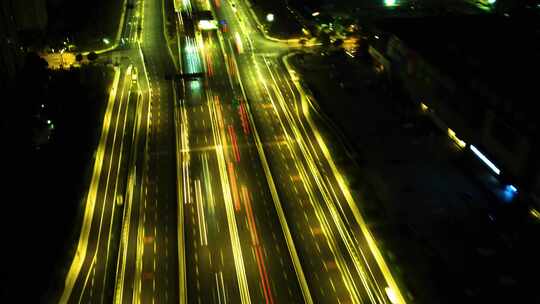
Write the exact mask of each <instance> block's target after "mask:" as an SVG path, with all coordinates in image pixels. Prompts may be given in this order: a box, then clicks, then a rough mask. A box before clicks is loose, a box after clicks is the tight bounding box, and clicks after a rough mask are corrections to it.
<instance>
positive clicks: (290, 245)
mask: <svg viewBox="0 0 540 304" xmlns="http://www.w3.org/2000/svg"><path fill="white" fill-rule="evenodd" d="M218 37H219V38H220V45H221V49H222V52H223V56H224V57H225V58H227V53H226V52H225V49H224V46H223V38H222V35H221V33H220V32H218ZM229 48H230V50H231V53H233V54H234V52H233V51H232V46H231V45H230V44H229ZM231 58H232V61H233V63H234V66H235V68H236V70H238V63H237V62H236V58H235V57H234V56H232V57H231ZM225 67H226V68H227V76H228V78H229V83H230V84H231V87H233V84H232V83H233V82H232V77H231V74H230V71H229V67H228V65H225ZM236 77H237V81H238V84H239V85H240V89H241V91H242V96H243V98H244V100H246V101H247V100H248V99H247V96H246V92H245V90H244V85H243V83H242V79H241V78H240V74H239V73H236ZM260 81H262V82H263V83H264V79H262V78H260ZM245 106H246V112H247V117H248V122H249V125H250V126H251V129H252V130H253V133H252V134H253V137H254V140H255V146H256V148H257V153H258V154H259V158H260V160H261V164H262V167H263V170H264V174H265V177H266V181H267V183H268V187H269V189H270V194H271V195H272V201H273V202H274V206H275V208H276V213H277V214H278V219H279V223H280V226H281V229H282V231H283V235H284V237H285V242H286V244H287V249H288V251H289V254H290V256H291V260H292V263H293V267H294V271H295V273H296V278H297V279H298V284H299V285H300V289H301V290H302V296H303V297H304V302H305V303H307V304H312V303H313V299H312V297H311V292H310V291H309V287H308V285H307V281H306V277H305V275H304V270H303V269H302V265H301V264H300V259H299V257H298V252H297V251H296V246H295V245H294V242H293V239H292V235H291V231H290V228H289V225H288V223H287V220H286V218H285V213H284V212H283V207H282V205H281V201H280V199H279V195H278V193H277V190H276V185H275V183H274V179H273V177H272V174H271V172H270V167H269V166H268V161H267V159H266V155H265V153H264V150H263V148H262V143H261V138H260V136H259V132H258V130H257V127H256V125H255V123H254V120H253V115H252V113H251V108H250V106H249V103H248V102H246V103H245Z"/></svg>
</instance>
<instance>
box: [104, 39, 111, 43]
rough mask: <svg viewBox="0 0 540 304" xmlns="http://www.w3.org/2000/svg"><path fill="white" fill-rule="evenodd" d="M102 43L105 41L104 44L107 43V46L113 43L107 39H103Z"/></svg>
mask: <svg viewBox="0 0 540 304" xmlns="http://www.w3.org/2000/svg"><path fill="white" fill-rule="evenodd" d="M102 41H103V43H105V44H109V43H111V42H110V41H109V39H107V38H103V39H102Z"/></svg>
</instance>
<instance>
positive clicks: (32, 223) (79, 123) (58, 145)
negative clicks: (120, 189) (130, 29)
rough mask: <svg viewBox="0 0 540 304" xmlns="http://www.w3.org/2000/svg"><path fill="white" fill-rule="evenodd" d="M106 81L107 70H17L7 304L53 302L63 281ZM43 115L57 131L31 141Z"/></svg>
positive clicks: (10, 124) (0, 291) (10, 147)
mask: <svg viewBox="0 0 540 304" xmlns="http://www.w3.org/2000/svg"><path fill="white" fill-rule="evenodd" d="M33 61H35V62H39V60H37V59H34V60H33ZM111 80H112V69H110V68H104V67H97V66H83V67H82V68H80V69H73V70H64V71H55V72H53V71H49V70H46V69H44V68H40V67H36V66H34V67H30V68H28V69H27V70H25V71H24V72H23V73H21V75H20V77H19V81H18V86H17V88H16V89H15V91H14V93H13V94H11V98H6V99H3V105H2V107H3V108H4V110H5V111H4V112H3V113H4V114H8V115H3V117H2V131H3V132H2V134H3V136H4V145H3V147H4V149H3V151H2V154H4V155H3V157H2V159H3V160H4V164H5V165H4V168H3V173H4V176H5V177H6V179H5V180H4V181H7V185H6V183H5V182H4V187H5V189H4V190H5V191H4V193H3V195H2V197H3V199H2V202H3V204H2V208H3V210H2V222H1V226H2V233H3V236H4V237H3V245H2V256H3V258H4V265H3V266H2V269H1V273H2V274H1V281H2V284H1V285H0V286H1V287H0V299H1V300H2V302H4V303H15V302H6V300H8V301H9V300H14V301H15V300H16V302H19V303H40V302H50V301H51V298H50V297H51V296H52V295H53V294H52V292H57V291H58V290H57V289H59V288H60V286H58V284H62V283H63V280H64V277H63V276H64V272H65V271H66V270H67V267H68V266H69V261H70V259H71V258H72V254H73V252H74V244H76V240H77V238H78V235H79V229H80V222H81V216H82V213H83V207H82V206H83V204H82V199H83V196H84V193H85V190H86V189H87V188H88V184H89V180H90V178H91V176H90V175H91V167H92V163H93V156H94V151H95V148H96V146H97V142H98V138H99V133H100V131H101V128H100V126H101V119H102V114H103V111H104V109H105V107H104V106H105V105H106V101H107V97H108V92H109V86H110V82H111ZM42 104H43V105H44V107H43V108H42V107H41V105H42ZM47 120H50V121H51V123H52V125H54V129H53V130H52V131H51V133H50V134H49V135H50V139H49V141H44V142H42V144H41V145H40V146H39V148H38V146H36V145H35V140H33V139H35V138H36V137H35V135H36V134H41V135H43V136H42V139H45V140H46V138H47V132H46V130H47V129H48V128H47V123H46V121H47ZM4 187H2V188H4Z"/></svg>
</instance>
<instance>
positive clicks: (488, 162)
mask: <svg viewBox="0 0 540 304" xmlns="http://www.w3.org/2000/svg"><path fill="white" fill-rule="evenodd" d="M469 147H470V148H471V151H473V152H474V154H476V156H478V158H480V159H481V160H482V161H483V162H484V163H485V164H486V165H487V166H488V167H489V168H490V169H491V170H493V172H495V174H497V175H499V174H501V170H499V168H497V166H495V165H494V164H493V163H492V162H491V161H490V160H489V159H488V158H487V157H486V156H485V155H484V154H482V152H480V151H479V150H478V149H477V148H476V147H475V146H474V145H470V146H469Z"/></svg>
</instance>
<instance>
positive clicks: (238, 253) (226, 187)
mask: <svg viewBox="0 0 540 304" xmlns="http://www.w3.org/2000/svg"><path fill="white" fill-rule="evenodd" d="M207 99H208V102H207V106H208V110H209V113H210V117H211V119H210V122H211V125H212V133H213V136H214V142H215V143H216V150H215V152H216V156H217V160H218V166H219V176H220V180H221V186H222V191H223V200H224V204H225V211H226V215H227V223H228V228H229V236H230V238H231V246H232V251H233V258H234V265H235V269H236V277H237V280H238V289H239V291H240V299H241V302H242V304H248V303H251V298H250V295H249V286H248V283H247V278H246V271H245V266H244V259H243V256H242V248H241V245H240V238H239V236H238V227H237V224H236V218H235V214H234V208H233V202H232V197H231V185H230V184H229V180H228V176H227V169H226V165H225V154H224V151H223V142H222V138H225V135H224V131H223V128H222V127H219V126H218V114H217V110H216V108H217V106H218V105H219V104H218V101H217V99H216V100H215V101H214V98H213V96H212V92H211V91H209V92H208V94H207ZM220 126H222V124H221V125H220Z"/></svg>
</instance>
